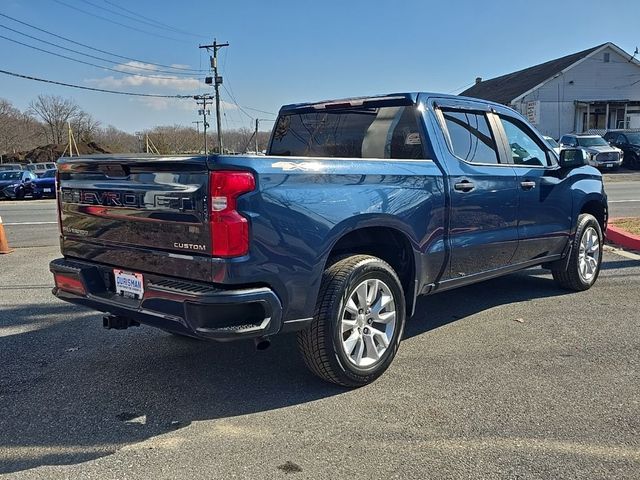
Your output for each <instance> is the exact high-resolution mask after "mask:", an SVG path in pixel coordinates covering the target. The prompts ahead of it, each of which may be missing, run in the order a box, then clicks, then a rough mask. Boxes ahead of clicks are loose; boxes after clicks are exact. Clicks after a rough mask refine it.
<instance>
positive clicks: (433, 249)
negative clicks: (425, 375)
mask: <svg viewBox="0 0 640 480" xmlns="http://www.w3.org/2000/svg"><path fill="white" fill-rule="evenodd" d="M505 166H508V167H509V168H505ZM58 168H59V172H60V178H59V182H60V183H59V185H58V188H59V209H60V213H61V215H59V219H60V222H61V224H60V232H61V238H60V245H61V250H62V255H63V257H62V258H59V259H56V260H54V261H53V262H51V264H50V269H51V272H52V273H53V275H54V280H55V288H54V290H53V293H54V294H55V295H56V296H57V297H58V298H60V299H62V300H66V301H68V302H72V303H76V304H80V305H85V306H87V307H90V308H93V309H95V310H98V311H102V312H106V314H105V316H104V317H103V326H104V327H106V328H111V329H124V328H128V327H130V326H136V325H139V324H140V323H145V324H148V325H152V326H155V327H158V328H161V329H164V330H166V331H169V332H172V333H175V334H178V335H184V336H190V337H196V338H201V339H206V340H217V341H228V340H240V339H253V340H254V341H255V343H256V347H257V348H259V349H262V348H266V347H267V346H268V345H269V339H270V338H271V337H272V336H273V335H276V334H279V333H282V332H292V331H296V332H298V333H297V335H298V346H299V348H300V351H301V353H302V356H303V358H304V361H305V363H306V365H307V366H308V367H309V369H310V370H311V371H312V372H314V373H315V374H317V375H318V376H320V377H321V378H323V379H325V380H328V381H330V382H334V383H337V384H340V385H344V386H348V387H357V386H361V385H365V384H367V383H370V382H372V381H373V380H375V379H376V378H377V377H378V376H380V375H381V374H382V373H383V372H384V371H385V370H386V369H387V367H388V366H389V365H390V363H391V362H392V360H393V358H394V356H395V355H396V352H397V350H398V347H399V344H400V340H401V339H402V336H403V330H404V326H405V320H406V319H407V318H408V317H410V316H411V315H412V314H413V312H414V308H415V305H416V298H417V297H418V296H419V295H427V294H432V293H436V292H440V291H445V290H449V289H452V288H456V287H460V286H463V285H469V284H472V283H475V282H479V281H482V280H485V279H489V278H493V277H496V276H499V275H505V274H508V273H512V272H514V271H516V270H520V269H524V268H529V267H533V266H537V265H542V266H544V267H545V268H547V269H550V270H551V272H552V274H553V278H554V279H555V280H556V281H557V282H558V284H559V285H560V286H561V287H563V288H566V289H569V290H576V291H581V290H586V289H588V288H590V287H591V286H592V285H593V284H594V282H595V281H596V279H597V277H598V273H599V270H600V263H601V261H602V245H603V232H604V231H605V229H606V225H607V211H608V210H607V196H606V193H605V191H604V187H603V182H602V175H601V174H600V172H599V171H598V170H597V169H595V168H593V167H591V166H588V165H585V164H584V160H583V156H582V152H581V151H580V150H578V149H565V150H563V151H561V152H560V156H559V157H557V156H556V155H555V153H554V152H552V151H551V150H550V147H549V145H548V144H547V143H546V142H545V141H544V139H543V138H542V137H541V136H540V134H539V133H538V132H537V131H536V130H535V129H534V128H533V127H532V126H531V125H530V124H529V123H527V121H526V119H525V118H524V117H523V116H522V115H520V114H519V113H518V112H516V111H514V110H512V109H510V108H508V107H506V106H504V105H500V104H497V103H493V102H487V101H483V100H477V99H471V98H465V97H459V96H450V95H449V96H448V95H438V94H426V93H419V94H418V93H399V94H393V95H387V96H379V97H365V98H354V99H346V100H338V101H325V102H319V103H304V104H296V105H288V106H284V107H282V108H281V110H280V113H279V116H278V119H277V121H276V124H275V127H274V129H273V133H272V137H271V141H270V144H269V149H268V153H267V155H266V156H249V155H209V156H202V155H190V156H184V157H176V156H154V157H143V158H141V157H140V156H139V155H95V156H84V157H83V156H81V157H77V158H65V159H61V160H60V161H59V164H58ZM514 288H517V287H514ZM489 295H490V293H489ZM523 308H525V307H524V306H523ZM217 368H219V366H218V367H217ZM425 368H428V366H426V365H425Z"/></svg>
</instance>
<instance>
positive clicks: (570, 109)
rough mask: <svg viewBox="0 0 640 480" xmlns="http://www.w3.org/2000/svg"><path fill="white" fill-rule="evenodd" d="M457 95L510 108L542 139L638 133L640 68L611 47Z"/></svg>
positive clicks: (478, 84) (479, 84) (600, 47)
mask: <svg viewBox="0 0 640 480" xmlns="http://www.w3.org/2000/svg"><path fill="white" fill-rule="evenodd" d="M460 95H465V96H469V97H476V98H482V99H485V100H492V101H494V102H498V103H503V104H505V105H508V106H510V107H512V108H515V109H516V110H518V111H519V112H521V113H522V114H523V115H525V116H526V117H527V118H528V119H529V121H530V122H531V123H533V124H534V125H535V126H536V127H537V128H538V130H540V131H541V132H542V133H543V134H544V135H549V136H551V137H554V138H559V137H560V136H561V135H563V134H565V133H571V132H577V133H582V132H586V131H590V130H591V131H592V130H597V131H601V132H604V131H606V130H608V129H614V128H637V129H640V62H639V61H638V60H636V58H634V56H633V55H631V54H629V53H627V52H625V51H624V50H622V49H621V48H620V47H618V46H617V45H614V44H613V43H611V42H609V43H605V44H602V45H598V46H597V47H593V48H590V49H588V50H584V51H582V52H578V53H574V54H572V55H567V56H566V57H562V58H558V59H556V60H551V61H549V62H545V63H542V64H540V65H535V66H533V67H529V68H525V69H524V70H520V71H518V72H514V73H509V74H507V75H502V76H501V77H497V78H493V79H491V80H485V81H483V80H482V79H481V78H478V79H476V84H475V85H474V86H472V87H471V88H468V89H467V90H465V91H464V92H462V93H461V94H460Z"/></svg>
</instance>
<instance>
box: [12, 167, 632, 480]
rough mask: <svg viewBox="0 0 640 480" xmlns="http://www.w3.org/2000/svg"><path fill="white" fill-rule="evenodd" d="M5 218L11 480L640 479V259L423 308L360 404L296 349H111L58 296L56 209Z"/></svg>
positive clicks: (152, 338) (628, 194) (625, 188)
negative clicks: (583, 280) (578, 280)
mask: <svg viewBox="0 0 640 480" xmlns="http://www.w3.org/2000/svg"><path fill="white" fill-rule="evenodd" d="M629 183H630V182H629V180H626V179H620V180H619V181H615V182H611V183H607V190H608V192H609V197H610V200H612V199H613V200H623V201H620V202H617V203H612V204H611V209H612V216H623V215H626V213H621V212H623V210H622V209H625V210H624V212H626V211H627V210H626V209H628V210H629V211H634V212H638V209H640V203H637V202H636V201H634V200H635V199H636V198H638V196H637V195H636V194H635V191H636V190H635V186H633V185H631V186H630V185H628V184H629ZM614 184H615V185H614ZM636 185H637V183H636ZM613 192H615V193H613ZM634 195H636V196H634ZM636 214H637V213H636ZM0 215H2V217H3V220H4V221H5V223H6V224H7V227H6V229H7V231H8V234H9V240H10V242H11V244H12V246H13V247H18V248H17V249H16V251H15V252H14V253H12V254H10V255H5V256H0V269H1V271H2V284H1V285H0V362H1V365H2V368H1V369H0V474H4V475H6V476H7V477H10V478H47V479H49V478H100V479H104V478H140V479H147V478H177V477H180V478H202V479H211V478H314V479H315V478H327V479H329V478H331V479H335V478H420V479H422V478H438V479H445V478H452V479H453V478H455V479H457V478H479V479H480V478H594V479H596V478H597V479H600V478H616V479H620V478H629V479H636V478H638V472H640V374H639V371H640V312H639V309H640V301H639V299H638V292H640V261H639V260H636V259H634V258H630V257H633V256H629V255H627V256H621V255H619V254H617V253H614V252H612V251H608V252H607V253H606V254H605V257H604V265H603V270H602V273H601V277H600V279H599V281H598V283H597V284H596V285H595V287H594V288H592V289H591V290H589V291H587V292H583V293H566V292H564V291H562V290H559V289H558V288H557V287H556V286H555V284H554V283H553V281H552V280H551V277H550V275H549V274H548V273H546V272H545V271H544V270H542V269H532V270H529V271H525V272H521V273H518V274H514V275H510V276H508V277H504V278H501V279H496V280H492V281H488V282H485V283H481V284H478V285H474V286H470V287H466V288H462V289H459V290H455V291H451V292H445V293H442V294H439V295H436V296H433V297H427V298H424V299H422V300H421V301H420V303H419V306H418V310H417V313H416V315H415V317H414V318H413V319H412V320H411V321H410V322H409V324H408V327H407V329H406V335H405V341H404V342H403V344H402V346H401V348H400V351H399V354H398V357H397V358H396V360H395V361H394V363H393V365H392V366H391V368H390V370H389V371H388V372H387V373H386V374H385V375H384V376H383V377H382V378H380V379H379V380H378V381H377V382H375V383H374V384H372V385H370V386H367V387H364V388H361V389H359V390H354V391H349V390H344V389H341V388H338V387H333V386H331V385H328V384H325V383H323V382H321V381H320V380H318V379H316V378H315V377H313V376H312V375H311V374H309V373H308V372H307V371H306V369H305V367H304V365H303V363H302V361H301V359H300V358H299V357H298V355H297V351H296V348H295V341H294V340H295V338H293V337H288V336H282V337H278V338H276V339H275V341H274V342H273V344H272V346H271V348H270V349H268V350H266V351H264V352H257V351H255V350H254V348H253V344H252V343H250V342H246V343H231V344H210V343H206V342H199V341H190V340H185V339H180V338H176V337H173V336H171V335H168V334H166V333H163V332H161V331H157V330H153V329H151V328H148V327H144V326H143V327H140V328H132V329H129V330H126V331H122V332H114V331H106V330H104V329H102V326H101V316H100V315H99V314H96V313H94V312H90V311H87V310H83V309H81V308H79V307H75V306H72V305H69V304H65V303H63V302H60V301H58V300H56V299H55V298H54V297H53V296H52V295H51V292H50V290H51V275H50V274H49V272H48V262H49V261H50V260H51V259H53V258H56V257H57V256H58V255H59V253H58V247H57V227H56V225H55V224H53V223H47V222H55V203H54V202H53V201H33V202H3V203H0Z"/></svg>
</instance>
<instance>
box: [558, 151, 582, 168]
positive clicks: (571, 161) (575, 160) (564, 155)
mask: <svg viewBox="0 0 640 480" xmlns="http://www.w3.org/2000/svg"><path fill="white" fill-rule="evenodd" d="M559 164H560V167H562V168H576V167H582V166H583V165H586V162H585V158H584V154H583V152H582V150H580V149H579V148H566V149H564V150H561V151H560V163H559Z"/></svg>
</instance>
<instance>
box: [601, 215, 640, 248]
mask: <svg viewBox="0 0 640 480" xmlns="http://www.w3.org/2000/svg"><path fill="white" fill-rule="evenodd" d="M612 220H613V221H615V220H618V219H616V218H614V219H612ZM606 237H607V239H608V240H609V241H611V242H613V243H615V244H616V245H620V246H621V247H624V248H627V249H629V250H640V236H638V235H633V234H631V233H629V232H627V231H625V230H622V229H621V228H618V227H616V226H614V225H611V220H609V225H607V233H606Z"/></svg>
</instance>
